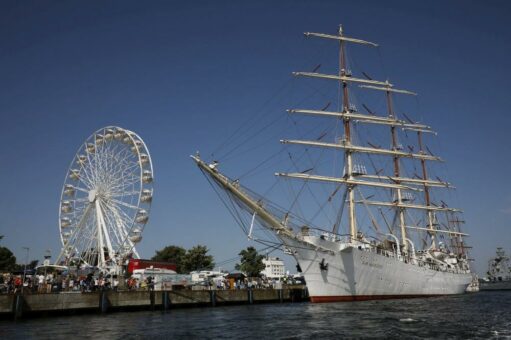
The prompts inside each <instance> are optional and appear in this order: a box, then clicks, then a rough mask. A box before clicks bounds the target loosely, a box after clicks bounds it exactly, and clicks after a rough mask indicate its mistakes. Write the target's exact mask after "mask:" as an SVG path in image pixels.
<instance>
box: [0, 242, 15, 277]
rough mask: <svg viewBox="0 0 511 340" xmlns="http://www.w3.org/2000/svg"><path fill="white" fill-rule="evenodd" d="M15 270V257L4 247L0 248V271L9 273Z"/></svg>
mask: <svg viewBox="0 0 511 340" xmlns="http://www.w3.org/2000/svg"><path fill="white" fill-rule="evenodd" d="M15 268H16V256H14V254H13V253H12V252H11V251H10V250H9V249H8V248H6V247H0V271H6V272H10V271H13V270H14V269H15Z"/></svg>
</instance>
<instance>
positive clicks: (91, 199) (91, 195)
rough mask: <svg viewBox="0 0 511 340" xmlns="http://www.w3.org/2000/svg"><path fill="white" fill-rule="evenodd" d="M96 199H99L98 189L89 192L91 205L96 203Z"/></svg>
mask: <svg viewBox="0 0 511 340" xmlns="http://www.w3.org/2000/svg"><path fill="white" fill-rule="evenodd" d="M96 197H98V192H97V190H96V189H92V190H91V191H89V202H90V203H94V201H95V200H96Z"/></svg>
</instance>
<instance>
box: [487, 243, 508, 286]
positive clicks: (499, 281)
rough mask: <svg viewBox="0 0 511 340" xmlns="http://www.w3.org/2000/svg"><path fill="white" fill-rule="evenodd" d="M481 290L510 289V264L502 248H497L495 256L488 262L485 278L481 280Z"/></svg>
mask: <svg viewBox="0 0 511 340" xmlns="http://www.w3.org/2000/svg"><path fill="white" fill-rule="evenodd" d="M480 289H481V290H511V266H510V265H509V256H507V255H506V254H505V252H504V249H502V248H500V247H499V248H497V256H496V257H494V258H492V259H491V260H490V261H489V262H488V272H487V278H486V279H484V280H482V281H481V284H480Z"/></svg>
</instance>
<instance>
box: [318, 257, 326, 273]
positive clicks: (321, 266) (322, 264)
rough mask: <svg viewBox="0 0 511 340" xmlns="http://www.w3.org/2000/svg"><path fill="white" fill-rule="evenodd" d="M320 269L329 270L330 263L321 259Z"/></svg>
mask: <svg viewBox="0 0 511 340" xmlns="http://www.w3.org/2000/svg"><path fill="white" fill-rule="evenodd" d="M319 269H321V270H325V271H326V270H328V263H325V259H321V262H320V263H319Z"/></svg>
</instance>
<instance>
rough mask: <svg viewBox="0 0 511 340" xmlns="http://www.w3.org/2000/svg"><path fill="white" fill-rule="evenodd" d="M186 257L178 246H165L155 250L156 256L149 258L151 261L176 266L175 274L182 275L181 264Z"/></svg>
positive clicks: (184, 252)
mask: <svg viewBox="0 0 511 340" xmlns="http://www.w3.org/2000/svg"><path fill="white" fill-rule="evenodd" d="M185 255H186V249H185V248H183V247H179V246H172V245H171V246H166V247H165V248H163V249H161V250H157V251H156V254H155V255H154V256H153V257H152V258H151V260H153V261H165V262H170V263H174V264H175V265H176V272H178V273H179V274H182V273H184V270H183V262H184V257H185Z"/></svg>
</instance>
